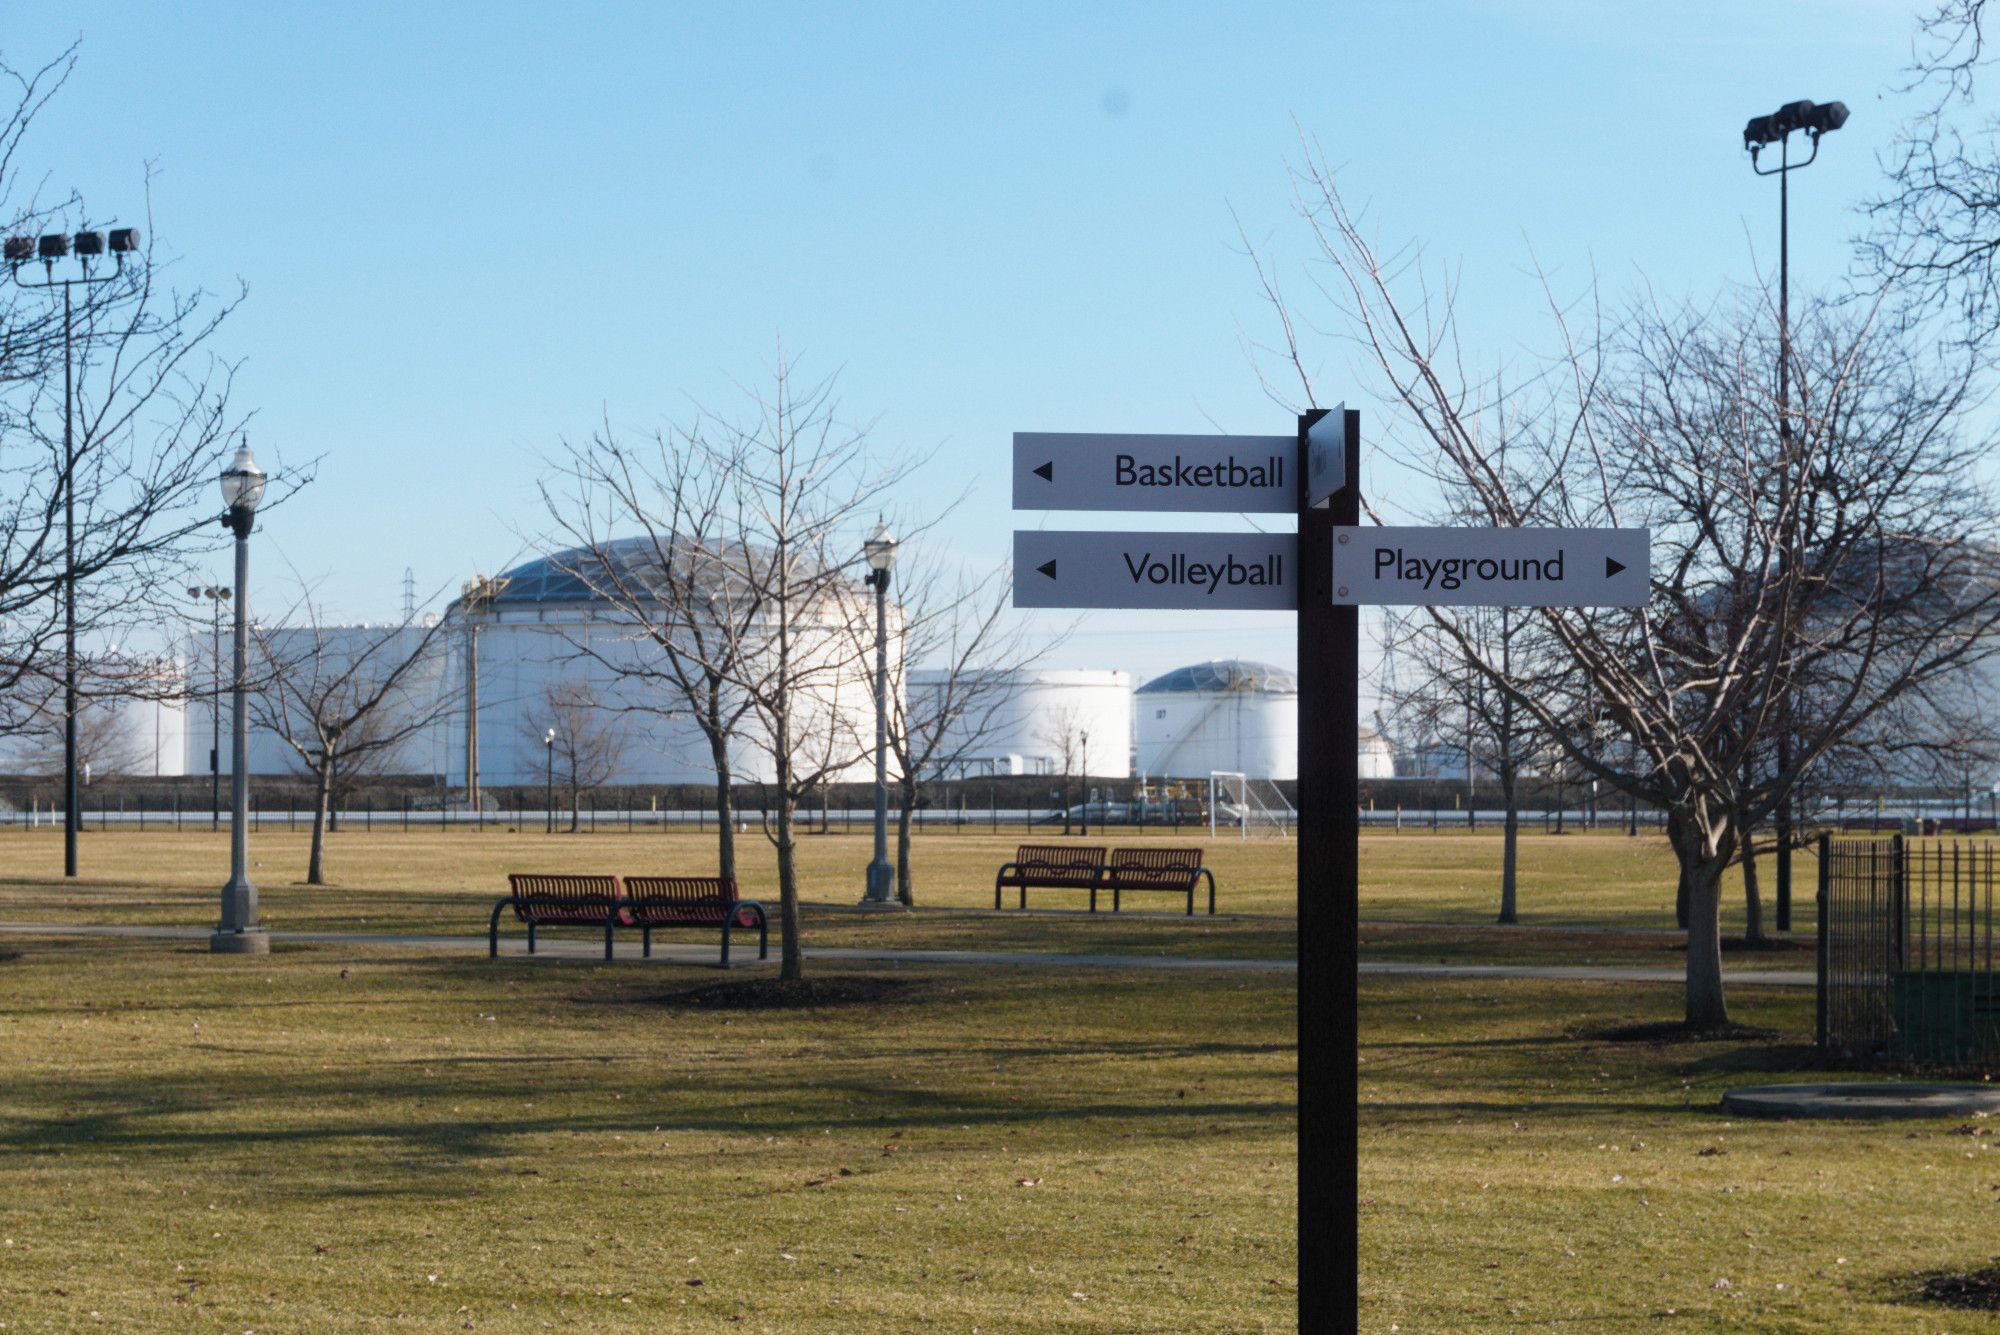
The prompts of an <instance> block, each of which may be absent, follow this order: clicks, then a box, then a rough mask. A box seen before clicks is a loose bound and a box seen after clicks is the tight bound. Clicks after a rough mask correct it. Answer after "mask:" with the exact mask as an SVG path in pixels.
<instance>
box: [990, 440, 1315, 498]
mask: <svg viewBox="0 0 2000 1335" xmlns="http://www.w3.org/2000/svg"><path fill="white" fill-rule="evenodd" d="M1298 452H1299V442H1298V438H1297V437H1296V436H1122V435H1102V434H1088V433H1082V432H1052V431H1017V432H1015V433H1014V508H1015V509H1016V510H1187V511H1202V512H1221V513H1225V514H1291V513H1292V512H1294V511H1295V510H1297V509H1298V504H1299V477H1298V471H1297V470H1298V460H1297V455H1298Z"/></svg>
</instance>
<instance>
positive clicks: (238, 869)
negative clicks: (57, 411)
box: [208, 443, 271, 955]
mask: <svg viewBox="0 0 2000 1335" xmlns="http://www.w3.org/2000/svg"><path fill="white" fill-rule="evenodd" d="M264 482H265V477H264V470H263V469H261V468H259V467H257V461H256V460H255V459H253V458H252V457H251V456H250V446H249V445H248V444H247V443H246V444H244V445H241V446H239V447H238V448H237V450H236V457H235V458H234V459H233V460H231V461H230V464H229V467H228V468H226V469H224V470H223V473H222V501H223V504H224V505H226V506H228V507H229V510H228V513H227V514H225V515H223V517H222V522H223V523H224V524H225V525H227V526H228V528H229V531H230V532H231V533H234V534H235V535H236V671H235V679H234V680H233V681H232V682H231V684H230V697H231V703H232V706H233V710H232V714H233V716H232V717H231V719H230V722H229V756H230V769H229V805H230V811H229V884H227V885H225V886H223V887H222V924H221V926H219V927H217V928H216V929H215V934H214V935H213V936H211V937H209V938H208V948H209V949H210V950H211V951H213V952H215V953H216V954H218V955H268V954H270V952H271V939H270V937H268V936H266V935H265V934H264V927H263V924H262V923H260V922H258V921H257V887H256V886H254V885H252V884H251V883H250V834H249V829H250V721H249V714H248V712H247V701H246V700H245V698H244V697H245V694H246V693H245V689H244V684H245V682H246V680H247V676H246V673H245V660H246V659H248V658H249V656H250V529H251V527H252V526H253V525H254V524H255V522H256V518H257V502H258V501H261V500H262V499H264Z"/></svg>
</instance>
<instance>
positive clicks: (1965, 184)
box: [1857, 0, 2000, 342]
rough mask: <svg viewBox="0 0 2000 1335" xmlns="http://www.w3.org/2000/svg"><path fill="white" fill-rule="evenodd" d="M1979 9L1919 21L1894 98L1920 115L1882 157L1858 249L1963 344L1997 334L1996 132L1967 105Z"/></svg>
mask: <svg viewBox="0 0 2000 1335" xmlns="http://www.w3.org/2000/svg"><path fill="white" fill-rule="evenodd" d="M1985 11H1986V3H1985V0H1937V3H1936V4H1935V6H1934V7H1933V8H1931V9H1930V10H1928V11H1927V12H1925V13H1923V14H1922V15H1920V16H1919V18H1918V20H1917V36H1916V44H1915V56H1914V59H1913V61H1912V63H1911V64H1910V66H1909V67H1908V68H1907V69H1906V71H1905V73H1906V74H1907V75H1908V79H1907V81H1906V82H1905V83H1904V85H1903V87H1902V88H1901V89H1900V90H1899V91H1901V92H1905V93H1915V94H1918V95H1919V96H1920V97H1921V99H1922V101H1921V104H1920V109H1919V111H1918V112H1917V113H1916V114H1915V115H1914V116H1913V117H1912V118H1911V119H1910V120H1909V121H1908V122H1907V123H1906V124H1904V126H1903V127H1902V128H1901V130H1900V131H1898V133H1897V136H1896V141H1895V144H1894V146H1893V147H1892V148H1891V149H1890V150H1889V152H1888V154H1887V155H1886V156H1885V161H1884V166H1885V168H1886V171H1887V175H1888V180H1887V182H1886V183H1885V185H1884V188H1883V190H1882V193H1881V194H1880V195H1878V196H1877V197H1876V198H1875V199H1873V200H1871V201H1870V202H1869V203H1868V205H1867V206H1866V209H1865V212H1866V216H1867V227H1866V228H1865V230H1864V231H1863V233H1862V235H1861V237H1860V239H1859V241H1858V243H1857V246H1858V250H1859V254H1860V258H1861V261H1862V264H1863V266H1864V268H1865V269H1867V270H1868V271H1869V272H1870V273H1871V274H1873V275H1874V276H1875V277H1877V278H1878V279H1879V280H1880V281H1882V282H1883V283H1884V284H1885V285H1886V286H1887V287H1888V288H1889V289H1891V290H1892V291H1895V292H1896V293H1898V294H1899V295H1900V296H1902V297H1904V298H1907V299H1908V300H1909V302H1910V304H1911V305H1912V306H1913V307H1914V308H1915V309H1916V310H1917V311H1919V312H1923V311H1930V312H1937V313H1941V314H1944V315H1946V316H1948V317H1950V318H1951V319H1952V320H1954V321H1955V325H1954V326H1953V327H1952V333H1951V334H1950V335H1949V336H1951V337H1956V338H1959V339H1963V340H1967V341H1971V342H1981V341H1984V340H1985V339H1987V338H1989V337H1991V336H1992V335H1993V334H1994V333H1995V332H2000V194H1996V193H1995V191H1994V189H1993V181H1994V179H1995V177H1996V176H2000V128H1996V125H1995V123H1994V122H1993V121H1992V120H1991V119H1990V118H1986V119H1980V118H1979V117H1978V112H1977V104H1976V99H1975V92H1976V89H1977V83H1978V76H1979V74H1980V72H1981V71H1982V70H1984V69H1985V68H1986V66H1987V64H1988V62H1989V61H1990V60H1991V56H1990V55H1989V53H1988V52H1987V49H1986V35H1985V30H1984V26H1983V25H1984V19H1985Z"/></svg>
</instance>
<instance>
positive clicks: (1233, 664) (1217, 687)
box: [1133, 658, 1299, 695]
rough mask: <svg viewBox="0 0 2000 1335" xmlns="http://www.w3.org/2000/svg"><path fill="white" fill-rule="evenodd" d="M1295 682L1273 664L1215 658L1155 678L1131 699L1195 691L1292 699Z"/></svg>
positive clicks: (1291, 676) (1297, 683)
mask: <svg viewBox="0 0 2000 1335" xmlns="http://www.w3.org/2000/svg"><path fill="white" fill-rule="evenodd" d="M1298 690H1299V679H1298V677H1297V676H1296V675H1295V674H1293V673H1292V671H1291V670H1290V669H1288V668H1281V667H1279V666H1278V665H1277V664H1275V663H1256V662H1252V661H1251V660H1250V659H1247V658H1218V659H1212V660H1210V661H1209V662H1206V663H1191V664H1189V665H1188V666H1187V667H1183V668H1175V669H1174V670H1173V671H1172V672H1169V673H1167V674H1166V675H1165V676H1161V677H1155V678H1153V679H1152V680H1151V681H1149V682H1147V683H1146V684H1145V685H1144V686H1141V687H1140V688H1139V689H1138V690H1137V691H1135V692H1133V693H1134V694H1135V695H1167V694H1182V693H1194V692H1199V691H1263V692H1267V693H1269V694H1273V695H1296V694H1298Z"/></svg>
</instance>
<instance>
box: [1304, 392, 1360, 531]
mask: <svg viewBox="0 0 2000 1335" xmlns="http://www.w3.org/2000/svg"><path fill="white" fill-rule="evenodd" d="M1306 416H1307V417H1309V418H1311V419H1312V420H1311V422H1310V423H1309V425H1307V427H1306V428H1305V448H1304V449H1303V450H1302V451H1301V453H1303V454H1304V455H1305V459H1306V494H1305V502H1304V503H1305V506H1306V508H1307V509H1312V508H1314V507H1316V506H1321V505H1324V504H1326V503H1327V501H1328V500H1329V499H1331V498H1332V496H1333V493H1335V492H1336V491H1339V490H1340V489H1341V488H1342V487H1344V486H1346V485H1347V479H1348V478H1350V477H1352V476H1353V474H1352V473H1351V472H1349V471H1348V469H1349V461H1348V458H1347V436H1346V422H1347V407H1346V405H1345V404H1335V405H1334V406H1333V407H1332V408H1331V409H1329V410H1327V412H1326V414H1325V415H1324V416H1319V417H1314V416H1313V414H1311V413H1308V414H1306ZM1354 463H1355V466H1356V467H1359V460H1358V459H1357V460H1355V461H1354Z"/></svg>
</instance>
